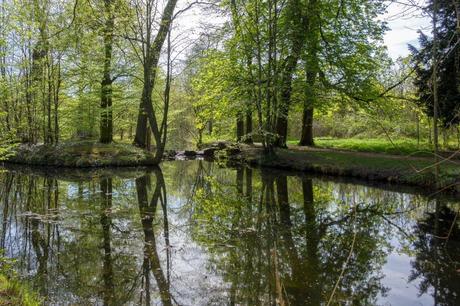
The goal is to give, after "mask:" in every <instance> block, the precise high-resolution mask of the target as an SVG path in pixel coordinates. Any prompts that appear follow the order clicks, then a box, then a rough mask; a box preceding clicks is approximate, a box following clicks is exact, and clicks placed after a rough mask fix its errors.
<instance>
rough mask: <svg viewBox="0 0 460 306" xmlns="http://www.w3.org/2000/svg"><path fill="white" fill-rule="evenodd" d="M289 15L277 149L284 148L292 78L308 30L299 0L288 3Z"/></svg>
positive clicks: (277, 126) (277, 121)
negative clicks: (288, 35) (289, 46)
mask: <svg viewBox="0 0 460 306" xmlns="http://www.w3.org/2000/svg"><path fill="white" fill-rule="evenodd" d="M289 14H290V17H291V20H292V22H291V24H292V29H290V30H291V33H292V34H291V36H290V37H289V41H290V45H291V51H290V54H289V55H288V56H287V58H286V60H285V64H284V69H283V71H282V73H281V92H280V101H279V109H278V117H277V120H276V129H275V132H276V134H278V138H277V140H276V141H275V145H276V146H278V147H286V141H287V131H288V117H289V108H290V104H291V94H292V78H293V76H294V72H295V70H296V68H297V62H298V60H299V58H300V55H301V52H302V50H303V45H304V42H305V39H306V35H307V28H308V22H307V21H308V18H307V16H305V15H304V9H303V7H302V3H301V2H300V1H299V0H295V1H292V2H290V7H289Z"/></svg>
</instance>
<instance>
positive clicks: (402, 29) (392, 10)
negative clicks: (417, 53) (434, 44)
mask: <svg viewBox="0 0 460 306" xmlns="http://www.w3.org/2000/svg"><path fill="white" fill-rule="evenodd" d="M383 20H385V21H386V22H387V23H388V27H389V28H390V29H389V30H388V32H387V33H386V34H385V37H384V41H385V45H386V46H387V48H388V53H389V55H390V56H391V57H392V58H393V59H396V58H398V57H399V56H406V55H408V54H409V50H408V47H407V45H408V44H413V45H415V46H417V45H418V41H417V39H418V33H417V31H418V30H423V31H425V32H429V31H430V29H429V28H430V20H429V18H428V17H426V16H423V15H422V14H421V12H420V10H418V9H413V8H409V7H407V6H404V5H402V4H397V3H393V4H391V5H390V6H389V7H388V9H387V13H386V14H385V15H384V16H383Z"/></svg>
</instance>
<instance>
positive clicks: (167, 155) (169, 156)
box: [163, 150, 177, 160]
mask: <svg viewBox="0 0 460 306" xmlns="http://www.w3.org/2000/svg"><path fill="white" fill-rule="evenodd" d="M176 155H177V152H176V151H174V150H167V151H165V152H164V153H163V158H165V159H168V160H173V159H175V158H176Z"/></svg>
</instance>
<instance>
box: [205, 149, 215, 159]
mask: <svg viewBox="0 0 460 306" xmlns="http://www.w3.org/2000/svg"><path fill="white" fill-rule="evenodd" d="M202 152H203V156H206V157H212V156H214V152H216V149H215V148H206V149H204V150H203V151H202Z"/></svg>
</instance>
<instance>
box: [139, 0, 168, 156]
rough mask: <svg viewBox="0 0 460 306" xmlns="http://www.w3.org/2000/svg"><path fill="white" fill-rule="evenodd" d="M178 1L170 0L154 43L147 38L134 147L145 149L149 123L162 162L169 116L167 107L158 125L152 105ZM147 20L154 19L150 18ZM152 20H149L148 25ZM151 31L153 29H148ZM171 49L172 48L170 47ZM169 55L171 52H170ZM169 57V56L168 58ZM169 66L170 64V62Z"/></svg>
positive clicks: (156, 154)
mask: <svg viewBox="0 0 460 306" xmlns="http://www.w3.org/2000/svg"><path fill="white" fill-rule="evenodd" d="M176 4H177V0H169V1H168V2H167V4H166V6H165V8H164V10H163V15H162V18H161V22H160V28H159V29H158V33H157V35H156V37H155V40H154V41H153V42H150V39H149V38H150V33H148V35H147V37H146V39H147V40H146V42H145V43H146V51H145V54H144V60H143V66H144V67H143V68H144V87H143V90H142V98H141V102H140V105H139V113H138V116H137V126H136V136H135V137H134V145H136V146H138V147H141V148H145V145H146V144H145V133H146V130H147V121H148V122H149V125H150V129H151V131H152V133H153V136H154V138H155V145H156V153H155V160H156V162H160V160H161V158H162V157H163V152H164V148H165V145H166V133H167V130H166V120H167V116H168V111H167V105H166V102H165V109H164V112H163V120H162V122H161V123H160V124H158V121H157V118H156V113H155V110H154V108H153V105H152V91H153V88H154V87H155V81H156V69H157V67H158V61H159V59H160V54H161V49H162V47H163V44H164V42H165V40H166V37H167V36H168V33H169V31H170V27H171V23H172V18H173V13H174V9H175V7H176ZM147 18H152V17H151V16H148V17H147ZM150 22H152V20H150V19H149V20H148V23H150ZM148 31H151V29H148ZM169 48H170V46H169ZM168 53H169V52H168ZM168 57H169V56H168ZM168 65H169V62H168Z"/></svg>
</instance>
